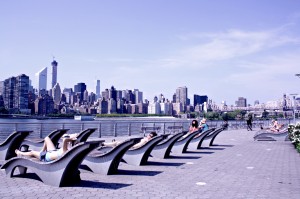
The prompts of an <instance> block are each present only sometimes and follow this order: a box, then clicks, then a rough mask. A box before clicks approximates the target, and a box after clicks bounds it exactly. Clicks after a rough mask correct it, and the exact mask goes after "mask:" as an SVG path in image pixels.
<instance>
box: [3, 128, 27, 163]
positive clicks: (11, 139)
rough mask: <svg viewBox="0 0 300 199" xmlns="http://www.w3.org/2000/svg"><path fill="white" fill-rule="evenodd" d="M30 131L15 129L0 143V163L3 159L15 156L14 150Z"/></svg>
mask: <svg viewBox="0 0 300 199" xmlns="http://www.w3.org/2000/svg"><path fill="white" fill-rule="evenodd" d="M31 132H32V131H15V132H13V133H12V134H10V135H9V136H8V137H7V138H6V139H5V140H4V141H3V142H2V143H0V164H3V162H5V160H8V159H10V158H13V157H16V156H17V155H16V153H15V150H16V149H18V148H19V147H20V145H21V143H22V142H23V140H24V139H25V138H26V137H27V136H28V135H29V133H31Z"/></svg>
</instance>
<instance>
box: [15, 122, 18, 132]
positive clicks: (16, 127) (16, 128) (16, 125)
mask: <svg viewBox="0 0 300 199" xmlns="http://www.w3.org/2000/svg"><path fill="white" fill-rule="evenodd" d="M17 130H18V123H15V131H17Z"/></svg>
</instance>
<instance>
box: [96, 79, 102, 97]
mask: <svg viewBox="0 0 300 199" xmlns="http://www.w3.org/2000/svg"><path fill="white" fill-rule="evenodd" d="M96 96H97V98H100V97H101V95H100V80H97V85H96Z"/></svg>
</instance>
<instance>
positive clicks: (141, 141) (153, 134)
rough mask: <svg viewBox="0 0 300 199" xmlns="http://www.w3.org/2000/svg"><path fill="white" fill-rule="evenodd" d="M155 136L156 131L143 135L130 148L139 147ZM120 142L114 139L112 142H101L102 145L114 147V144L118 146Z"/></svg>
mask: <svg viewBox="0 0 300 199" xmlns="http://www.w3.org/2000/svg"><path fill="white" fill-rule="evenodd" d="M155 136H157V133H156V132H151V133H149V134H148V135H147V136H146V137H144V138H143V139H141V140H140V142H139V143H137V144H135V145H133V146H132V147H131V148H130V149H137V148H140V147H141V146H143V145H145V144H146V143H147V142H149V141H150V140H151V139H152V138H154V137H155ZM121 143H122V142H121V141H115V140H114V141H113V142H103V143H102V146H107V147H116V146H118V145H119V144H121Z"/></svg>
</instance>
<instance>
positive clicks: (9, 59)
mask: <svg viewBox="0 0 300 199" xmlns="http://www.w3.org/2000/svg"><path fill="white" fill-rule="evenodd" d="M0 27H1V29H0V81H3V80H5V79H7V78H9V77H12V76H18V75H20V74H26V75H28V76H29V78H30V79H31V80H32V82H33V86H36V77H35V73H37V72H39V71H40V70H41V69H42V68H44V67H48V82H49V84H48V89H49V88H50V81H51V76H50V73H51V62H52V61H53V57H54V59H55V60H56V61H57V62H58V77H57V79H58V83H59V84H60V86H61V88H62V89H63V88H74V85H75V84H77V83H79V82H84V83H86V85H87V90H88V91H89V92H95V87H96V80H97V79H99V80H100V81H101V91H103V90H105V89H106V88H110V87H111V86H114V87H115V88H116V89H117V90H126V89H131V90H133V89H139V90H140V91H142V92H143V93H144V99H148V100H150V101H152V100H153V98H154V96H158V95H160V94H163V95H164V96H165V98H167V99H169V100H171V99H172V95H173V94H174V93H175V92H176V88H178V87H183V86H186V87H187V88H188V97H189V98H190V99H191V101H193V95H194V94H197V95H207V96H208V98H209V99H211V100H212V101H213V102H215V103H216V104H220V103H221V102H222V101H226V103H227V104H228V105H234V104H235V101H237V99H238V97H244V98H246V99H247V103H248V104H252V105H253V103H254V101H255V100H259V102H260V103H264V102H267V101H270V100H278V99H280V98H281V97H282V95H283V94H284V93H286V94H287V95H289V94H292V93H300V78H298V77H297V76H295V74H299V73H300V1H299V0H243V1H241V0H212V1H207V0H184V1H183V0H110V1H108V0H89V1H85V0H51V1H50V0H45V1H39V0H26V1H17V0H11V1H5V0H0Z"/></svg>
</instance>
